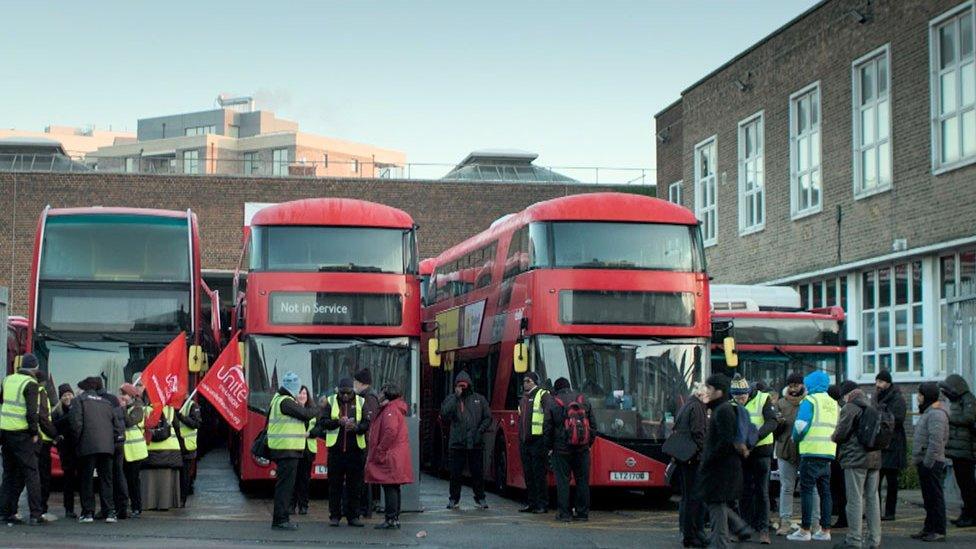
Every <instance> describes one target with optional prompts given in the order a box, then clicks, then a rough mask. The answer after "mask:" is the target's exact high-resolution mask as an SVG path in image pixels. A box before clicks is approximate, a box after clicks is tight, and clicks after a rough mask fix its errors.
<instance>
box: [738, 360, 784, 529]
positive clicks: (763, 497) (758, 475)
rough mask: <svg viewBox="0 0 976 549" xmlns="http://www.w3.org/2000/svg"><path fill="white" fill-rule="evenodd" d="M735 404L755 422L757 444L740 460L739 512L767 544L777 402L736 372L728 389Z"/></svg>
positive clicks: (777, 415) (755, 384)
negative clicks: (770, 478) (740, 497)
mask: <svg viewBox="0 0 976 549" xmlns="http://www.w3.org/2000/svg"><path fill="white" fill-rule="evenodd" d="M730 392H731V393H732V398H734V399H735V401H736V404H738V405H739V406H742V407H743V408H745V409H746V411H747V412H748V413H749V421H750V422H751V423H752V424H753V425H755V426H756V430H757V431H758V435H757V437H756V441H757V442H756V445H755V446H754V447H752V448H749V455H748V457H746V458H745V459H744V460H743V461H742V499H741V500H740V502H739V515H740V516H741V517H742V520H744V521H746V524H748V525H749V526H750V527H752V529H753V530H755V532H756V534H757V535H758V536H759V543H761V544H764V545H769V544H770V543H771V542H772V540H770V539H769V471H770V466H771V464H770V462H771V461H772V459H773V443H774V442H775V439H774V437H773V431H775V430H776V426H777V425H778V424H779V423H778V421H777V418H778V417H779V414H777V413H776V406H775V405H773V400H772V399H771V398H769V394H768V393H766V392H765V391H762V390H760V389H759V387H758V383H753V384H752V385H750V384H749V383H748V382H747V380H746V379H745V378H744V377H742V376H741V375H739V374H736V375H735V377H734V378H733V379H732V387H731V389H730Z"/></svg>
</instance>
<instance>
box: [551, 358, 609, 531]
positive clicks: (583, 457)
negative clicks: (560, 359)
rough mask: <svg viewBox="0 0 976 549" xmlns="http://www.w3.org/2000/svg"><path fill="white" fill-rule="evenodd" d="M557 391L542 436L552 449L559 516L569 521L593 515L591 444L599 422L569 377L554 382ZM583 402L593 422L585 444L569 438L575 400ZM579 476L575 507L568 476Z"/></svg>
mask: <svg viewBox="0 0 976 549" xmlns="http://www.w3.org/2000/svg"><path fill="white" fill-rule="evenodd" d="M552 389H553V391H555V394H554V395H553V398H552V406H550V407H549V410H548V411H547V412H546V418H545V422H544V424H543V435H542V436H543V437H544V438H545V440H546V446H547V447H548V448H549V449H551V450H552V472H553V473H554V475H555V477H556V506H557V508H558V511H559V512H558V514H557V515H556V520H558V521H561V522H570V521H573V520H580V521H587V520H589V519H590V446H592V445H593V442H594V441H595V440H596V436H597V426H596V419H595V418H594V417H593V407H592V406H590V403H589V402H587V400H586V397H585V396H584V395H583V393H578V392H576V391H573V389H572V388H571V387H570V385H569V380H567V379H566V378H564V377H561V378H559V379H557V380H556V382H555V383H553V385H552ZM574 402H575V403H580V402H582V407H583V409H584V410H585V413H586V422H588V423H589V426H590V437H589V441H587V442H586V444H580V445H574V444H573V443H572V441H571V440H570V439H569V433H568V432H567V430H566V428H565V427H564V426H565V425H566V420H567V418H568V414H569V412H570V406H572V405H573V404H572V403H574ZM570 474H572V476H573V478H574V479H575V480H576V500H575V502H574V505H573V508H574V509H575V513H573V512H572V511H573V509H571V508H570V505H569V477H570Z"/></svg>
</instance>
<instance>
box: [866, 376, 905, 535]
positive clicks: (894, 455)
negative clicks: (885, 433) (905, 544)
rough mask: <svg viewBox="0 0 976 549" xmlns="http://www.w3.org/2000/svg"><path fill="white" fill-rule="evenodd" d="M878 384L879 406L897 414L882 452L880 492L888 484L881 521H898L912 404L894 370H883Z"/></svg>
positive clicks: (875, 380)
mask: <svg viewBox="0 0 976 549" xmlns="http://www.w3.org/2000/svg"><path fill="white" fill-rule="evenodd" d="M874 386H875V388H876V389H877V393H876V394H875V402H877V405H878V409H879V410H880V409H882V408H883V409H885V410H888V411H889V412H891V415H893V416H894V417H895V432H894V433H893V435H892V437H891V444H889V445H888V447H887V448H886V449H884V450H882V451H881V477H880V481H879V482H878V492H879V493H880V491H881V482H882V481H883V482H884V484H885V504H884V512H883V514H882V515H881V520H882V521H886V520H895V512H896V511H897V509H898V477H899V476H900V475H901V472H902V470H903V469H904V468H905V467H907V466H908V456H907V451H908V450H907V448H908V437H907V436H906V434H905V418H906V417H907V416H908V407H907V406H906V404H905V398H904V397H902V394H901V390H899V389H898V386H896V385H894V384H892V382H891V372H889V371H888V370H881V371H880V372H878V375H877V376H876V377H875V379H874Z"/></svg>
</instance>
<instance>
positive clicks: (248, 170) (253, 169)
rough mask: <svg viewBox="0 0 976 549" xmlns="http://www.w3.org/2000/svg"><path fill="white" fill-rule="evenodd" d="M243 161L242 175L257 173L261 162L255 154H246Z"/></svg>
mask: <svg viewBox="0 0 976 549" xmlns="http://www.w3.org/2000/svg"><path fill="white" fill-rule="evenodd" d="M243 159H244V175H254V174H256V173H258V171H259V170H260V167H261V160H260V158H259V157H258V153H256V152H246V153H244V155H243Z"/></svg>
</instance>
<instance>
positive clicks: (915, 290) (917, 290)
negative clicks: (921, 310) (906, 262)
mask: <svg viewBox="0 0 976 549" xmlns="http://www.w3.org/2000/svg"><path fill="white" fill-rule="evenodd" d="M921 302H922V262H921V261H913V262H912V303H921Z"/></svg>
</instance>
